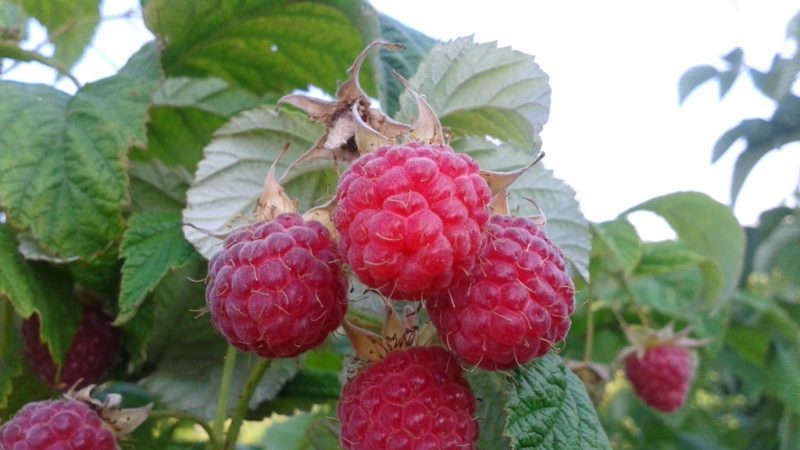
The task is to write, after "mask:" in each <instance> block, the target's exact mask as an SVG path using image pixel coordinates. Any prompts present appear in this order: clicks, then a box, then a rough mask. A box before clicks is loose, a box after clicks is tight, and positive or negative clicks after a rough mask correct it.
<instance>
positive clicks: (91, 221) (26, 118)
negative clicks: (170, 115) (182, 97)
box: [0, 45, 159, 259]
mask: <svg viewBox="0 0 800 450" xmlns="http://www.w3.org/2000/svg"><path fill="white" fill-rule="evenodd" d="M158 78H159V73H158V66H157V58H156V51H155V47H154V46H152V45H148V46H145V47H144V48H143V49H142V50H141V51H139V53H137V54H136V55H134V56H133V57H132V58H131V60H130V61H129V62H128V64H127V65H126V66H125V67H124V68H123V69H122V70H121V71H120V72H119V73H118V74H117V75H115V76H113V77H110V78H106V79H103V80H100V81H98V82H96V83H92V84H89V85H86V86H84V87H83V88H82V89H80V90H79V91H78V93H77V94H76V95H75V96H74V97H69V96H67V95H66V94H63V93H62V92H60V91H57V90H55V89H53V88H51V87H47V86H43V85H33V84H26V83H15V82H1V83H0V98H3V102H2V103H1V104H0V128H2V129H3V133H2V135H0V199H2V200H0V201H1V202H2V206H3V207H4V208H5V210H6V213H7V214H8V221H9V223H11V224H14V225H15V226H17V227H19V228H30V230H31V233H32V234H33V236H34V237H35V238H36V239H37V240H38V241H39V242H40V243H41V244H42V245H43V246H44V247H45V249H47V250H49V251H52V252H54V253H56V254H57V255H59V256H61V257H71V256H79V257H81V258H84V259H91V258H92V257H93V256H95V255H96V254H97V253H99V252H101V251H102V250H104V249H105V248H107V247H108V245H109V241H113V240H116V239H118V238H119V237H120V234H121V232H122V226H123V220H122V214H121V209H122V205H123V204H124V203H125V202H126V201H127V192H126V190H127V174H126V170H125V169H126V151H127V149H128V148H129V147H130V146H132V145H144V143H145V134H144V130H145V127H144V124H145V119H146V117H147V107H148V105H149V97H150V92H151V91H152V90H153V89H154V88H155V85H156V83H157V81H158ZM31 130H36V132H35V133H31Z"/></svg>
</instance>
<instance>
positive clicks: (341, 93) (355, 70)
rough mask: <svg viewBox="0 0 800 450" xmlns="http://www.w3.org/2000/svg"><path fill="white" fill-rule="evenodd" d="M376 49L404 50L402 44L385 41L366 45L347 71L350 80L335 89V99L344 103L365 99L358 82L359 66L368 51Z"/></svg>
mask: <svg viewBox="0 0 800 450" xmlns="http://www.w3.org/2000/svg"><path fill="white" fill-rule="evenodd" d="M377 47H383V48H385V49H387V50H402V49H403V48H405V47H404V46H403V45H402V44H396V43H394V42H389V41H387V40H385V39H376V40H374V41H372V42H370V43H369V45H367V46H366V47H365V48H364V50H362V51H361V53H359V55H358V56H357V57H356V59H355V60H354V61H353V65H351V66H350V68H349V69H347V74H348V75H349V76H350V78H349V79H348V80H347V81H345V82H344V83H342V84H341V85H340V86H339V88H338V89H337V91H336V97H337V98H339V99H340V100H345V101H356V100H360V99H362V98H367V94H366V93H365V92H364V89H362V88H361V83H360V81H359V78H360V74H361V66H363V65H364V61H366V59H367V55H369V53H370V51H372V49H374V48H377Z"/></svg>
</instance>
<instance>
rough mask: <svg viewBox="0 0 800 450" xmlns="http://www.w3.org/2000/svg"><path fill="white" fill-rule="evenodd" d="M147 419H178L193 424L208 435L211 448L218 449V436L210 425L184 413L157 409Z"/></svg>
mask: <svg viewBox="0 0 800 450" xmlns="http://www.w3.org/2000/svg"><path fill="white" fill-rule="evenodd" d="M149 417H150V418H151V419H168V418H169V419H178V420H179V421H180V420H188V421H189V422H194V423H196V424H197V425H200V427H201V428H202V429H203V430H204V431H205V432H206V434H207V435H208V442H209V443H210V444H211V446H212V448H214V449H217V448H219V443H220V440H219V434H218V433H216V432H215V431H214V429H213V428H211V425H209V424H208V422H206V421H205V420H203V419H201V418H199V417H197V416H195V415H193V414H190V413H188V412H185V411H171V410H166V409H158V410H155V411H151V412H150V415H149Z"/></svg>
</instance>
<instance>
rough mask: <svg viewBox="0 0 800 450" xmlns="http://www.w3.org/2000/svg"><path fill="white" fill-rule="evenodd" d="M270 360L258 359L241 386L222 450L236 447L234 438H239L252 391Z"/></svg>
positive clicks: (230, 449)
mask: <svg viewBox="0 0 800 450" xmlns="http://www.w3.org/2000/svg"><path fill="white" fill-rule="evenodd" d="M270 361H271V360H269V359H261V360H259V361H258V364H257V365H256V367H255V369H253V371H252V372H251V373H250V377H249V378H248V379H247V383H246V384H245V385H244V388H242V393H241V394H240V395H239V401H238V402H237V403H236V409H234V411H233V417H231V426H230V427H229V428H228V433H227V435H226V437H225V447H223V450H233V449H234V448H235V447H236V440H237V439H238V438H239V430H240V429H241V428H242V422H244V416H245V414H247V407H248V406H249V404H250V398H251V397H253V392H255V390H256V387H258V384H259V383H260V382H261V378H263V377H264V373H265V372H266V371H267V369H268V368H269V364H270Z"/></svg>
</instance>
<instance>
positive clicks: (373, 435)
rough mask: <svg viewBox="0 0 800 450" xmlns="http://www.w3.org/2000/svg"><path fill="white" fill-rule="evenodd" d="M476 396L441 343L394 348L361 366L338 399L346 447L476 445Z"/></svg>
mask: <svg viewBox="0 0 800 450" xmlns="http://www.w3.org/2000/svg"><path fill="white" fill-rule="evenodd" d="M475 409H476V404H475V396H474V394H473V393H472V391H471V390H470V387H469V384H468V383H467V381H466V379H465V378H464V374H463V371H462V369H461V366H460V365H459V364H458V361H457V360H456V359H455V358H454V357H453V356H452V355H451V354H450V353H448V352H447V351H446V350H445V349H443V348H441V347H412V348H409V349H406V350H395V351H393V352H391V353H389V354H388V355H387V356H386V358H385V359H383V360H381V361H378V362H374V363H371V364H370V365H368V366H366V367H365V368H363V369H361V371H360V372H358V373H357V374H356V375H355V376H354V377H353V378H351V379H350V380H349V381H348V382H347V384H345V386H344V388H343V390H342V394H341V397H340V400H339V406H338V416H339V420H340V421H341V424H342V429H341V444H342V446H343V447H344V448H345V449H347V450H389V449H398V450H405V449H408V450H435V449H454V450H455V449H474V448H475V441H476V439H477V437H478V423H477V421H476V419H475Z"/></svg>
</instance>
